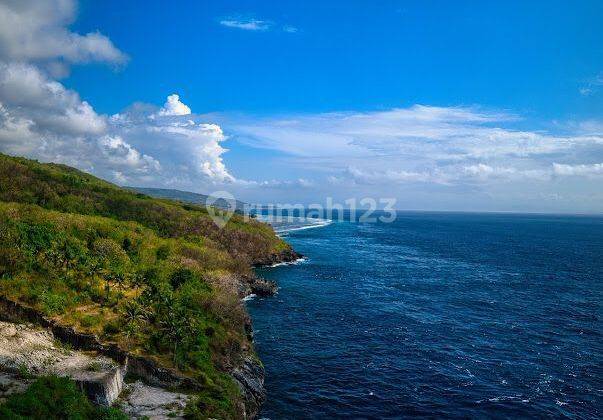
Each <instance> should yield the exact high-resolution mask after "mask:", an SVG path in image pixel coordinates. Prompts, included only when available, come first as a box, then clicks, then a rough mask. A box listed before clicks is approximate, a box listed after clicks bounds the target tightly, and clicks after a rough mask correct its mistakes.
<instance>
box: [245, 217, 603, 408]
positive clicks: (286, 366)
mask: <svg viewBox="0 0 603 420" xmlns="http://www.w3.org/2000/svg"><path fill="white" fill-rule="evenodd" d="M318 226H321V227H317V228H313V229H302V230H293V231H290V232H288V233H287V232H286V231H287V229H286V228H283V227H282V226H280V231H281V232H284V235H285V239H286V240H287V241H288V242H289V243H291V244H292V245H293V247H294V248H295V249H296V250H297V251H299V252H301V253H303V254H304V255H306V256H307V257H308V260H307V261H305V262H303V263H300V264H298V265H293V266H280V267H274V268H269V269H263V270H261V273H260V274H261V275H262V276H264V277H266V278H269V279H271V280H275V281H276V282H277V283H278V284H279V286H280V291H279V293H278V295H277V296H275V297H272V298H266V299H255V300H252V301H250V302H248V307H249V310H250V312H251V315H252V318H253V323H254V329H255V340H256V349H257V351H258V353H259V356H260V358H261V359H262V361H263V362H264V365H265V367H266V388H267V392H268V400H267V402H266V404H265V406H264V409H263V412H262V416H263V417H266V418H270V419H273V420H275V419H291V418H400V417H405V416H432V417H482V418H483V417H499V418H516V417H534V416H568V417H572V418H600V417H601V415H602V404H603V399H602V395H603V345H602V343H603V340H602V334H603V324H602V322H601V317H602V313H601V297H602V291H603V218H597V217H584V216H543V215H506V214H505V215H503V214H484V215H476V214H451V213H450V214H446V213H399V214H398V218H397V220H396V221H395V222H394V223H391V224H385V223H376V224H360V223H351V222H334V223H332V224H328V225H318ZM295 227H296V228H299V227H300V226H299V225H296V226H295Z"/></svg>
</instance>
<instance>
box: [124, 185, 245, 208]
mask: <svg viewBox="0 0 603 420" xmlns="http://www.w3.org/2000/svg"><path fill="white" fill-rule="evenodd" d="M128 188H129V189H131V190H133V191H137V192H140V193H143V194H146V195H150V196H151V197H156V198H169V199H170V200H177V201H183V202H186V203H192V204H198V205H200V206H205V205H206V204H207V200H208V199H209V198H210V197H209V196H207V195H205V194H198V193H194V192H190V191H181V190H172V189H167V188H145V187H128ZM234 204H235V210H237V211H239V212H243V211H244V210H245V206H246V203H244V202H242V201H239V200H234ZM212 205H213V206H214V207H217V208H221V209H228V207H229V204H228V203H227V202H226V200H224V199H223V198H218V199H217V200H215V202H214V203H212Z"/></svg>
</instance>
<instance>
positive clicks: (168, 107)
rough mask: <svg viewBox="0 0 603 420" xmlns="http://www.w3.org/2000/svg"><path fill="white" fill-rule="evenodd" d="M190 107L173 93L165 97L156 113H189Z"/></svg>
mask: <svg viewBox="0 0 603 420" xmlns="http://www.w3.org/2000/svg"><path fill="white" fill-rule="evenodd" d="M190 113H191V109H190V108H189V107H188V106H186V105H185V104H183V103H182V102H180V96H178V95H176V94H173V95H170V96H168V97H167V101H166V102H165V104H163V108H161V109H160V110H159V112H158V113H157V115H159V116H162V117H165V116H174V115H190Z"/></svg>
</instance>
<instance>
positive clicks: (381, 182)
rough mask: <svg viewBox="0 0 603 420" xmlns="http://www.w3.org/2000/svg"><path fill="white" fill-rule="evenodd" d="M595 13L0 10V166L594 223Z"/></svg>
mask: <svg viewBox="0 0 603 420" xmlns="http://www.w3.org/2000/svg"><path fill="white" fill-rule="evenodd" d="M602 21H603V2H600V1H574V2H569V1H563V2H561V1H530V2H525V1H505V2H484V1H456V2H447V1H425V0H422V1H385V0H384V1H378V2H375V1H372V2H371V1H350V0H348V1H305V2H299V1H286V0H281V1H220V2H218V1H193V0H190V1H173V2H169V3H167V2H164V1H144V2H143V1H128V2H123V1H110V0H104V1H102V2H101V1H90V0H82V1H80V2H77V1H75V0H40V1H33V0H0V151H2V152H4V153H9V154H12V155H22V156H28V157H31V158H35V159H39V160H41V161H54V162H61V163H66V164H69V165H72V166H75V167H78V168H80V169H82V170H85V171H88V172H91V173H93V174H95V175H97V176H100V177H102V178H105V179H107V180H109V181H111V182H114V183H117V184H119V185H130V186H146V187H162V188H176V189H182V190H188V191H194V192H201V193H212V192H215V191H228V192H230V193H232V194H234V195H235V196H236V197H237V198H239V199H241V200H244V201H248V202H254V203H256V202H261V203H291V204H295V203H301V204H311V203H325V201H326V199H327V197H331V198H332V199H333V200H334V201H335V202H344V200H347V199H357V200H359V199H362V198H374V199H376V200H379V199H381V198H394V199H396V200H397V203H396V207H397V208H399V209H409V210H454V211H516V212H563V213H565V212H568V213H603V187H602V185H603V42H602V41H603V25H601V22H602Z"/></svg>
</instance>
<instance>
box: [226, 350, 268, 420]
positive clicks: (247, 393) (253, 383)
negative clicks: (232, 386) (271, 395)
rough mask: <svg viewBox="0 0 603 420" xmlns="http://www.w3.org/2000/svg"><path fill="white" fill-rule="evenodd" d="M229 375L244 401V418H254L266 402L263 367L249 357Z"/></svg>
mask: <svg viewBox="0 0 603 420" xmlns="http://www.w3.org/2000/svg"><path fill="white" fill-rule="evenodd" d="M231 375H232V377H233V378H234V380H235V381H236V382H237V384H238V385H239V387H240V389H241V393H242V394H243V397H244V400H245V407H244V415H245V418H246V419H254V418H256V417H257V415H258V413H259V411H260V408H261V406H262V404H263V403H264V401H265V400H266V390H265V389H264V367H263V366H262V364H261V363H260V362H259V361H258V360H257V359H255V358H253V357H251V356H249V357H246V358H245V359H244V360H243V362H242V363H241V365H239V366H238V367H237V368H236V369H234V370H233V371H232V372H231Z"/></svg>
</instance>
